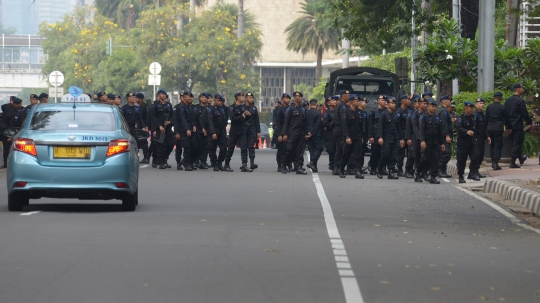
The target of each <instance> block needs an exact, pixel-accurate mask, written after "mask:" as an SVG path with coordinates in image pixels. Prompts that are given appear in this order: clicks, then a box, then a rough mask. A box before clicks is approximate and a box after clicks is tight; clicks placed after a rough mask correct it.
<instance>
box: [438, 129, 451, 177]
mask: <svg viewBox="0 0 540 303" xmlns="http://www.w3.org/2000/svg"><path fill="white" fill-rule="evenodd" d="M444 140H445V141H444V151H443V152H441V157H440V159H439V167H438V169H439V171H440V172H446V170H447V169H448V168H447V167H448V162H450V158H451V157H452V144H451V143H446V137H445V138H444Z"/></svg>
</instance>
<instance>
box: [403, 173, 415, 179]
mask: <svg viewBox="0 0 540 303" xmlns="http://www.w3.org/2000/svg"><path fill="white" fill-rule="evenodd" d="M405 178H407V179H412V178H414V177H413V175H412V174H411V173H410V172H406V173H405Z"/></svg>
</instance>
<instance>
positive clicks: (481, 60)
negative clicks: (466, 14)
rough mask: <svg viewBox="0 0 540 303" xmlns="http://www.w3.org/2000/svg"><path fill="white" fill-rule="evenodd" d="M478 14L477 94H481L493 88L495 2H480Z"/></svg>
mask: <svg viewBox="0 0 540 303" xmlns="http://www.w3.org/2000/svg"><path fill="white" fill-rule="evenodd" d="M479 12H480V16H479V21H478V27H479V31H478V93H483V92H487V91H492V90H493V89H494V86H495V84H494V82H495V69H494V63H495V18H494V16H495V1H492V0H480V9H479Z"/></svg>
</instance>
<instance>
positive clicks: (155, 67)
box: [150, 62, 161, 75]
mask: <svg viewBox="0 0 540 303" xmlns="http://www.w3.org/2000/svg"><path fill="white" fill-rule="evenodd" d="M159 73H161V65H160V64H159V63H157V62H153V63H152V64H150V74H152V75H159Z"/></svg>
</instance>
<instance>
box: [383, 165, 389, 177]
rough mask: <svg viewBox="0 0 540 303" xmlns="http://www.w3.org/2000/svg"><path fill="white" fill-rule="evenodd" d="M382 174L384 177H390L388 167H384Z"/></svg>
mask: <svg viewBox="0 0 540 303" xmlns="http://www.w3.org/2000/svg"><path fill="white" fill-rule="evenodd" d="M382 174H383V175H384V176H388V170H387V169H386V167H383V169H382Z"/></svg>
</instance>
